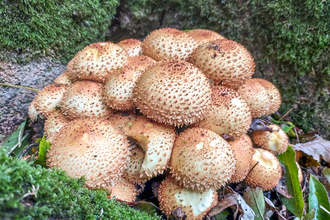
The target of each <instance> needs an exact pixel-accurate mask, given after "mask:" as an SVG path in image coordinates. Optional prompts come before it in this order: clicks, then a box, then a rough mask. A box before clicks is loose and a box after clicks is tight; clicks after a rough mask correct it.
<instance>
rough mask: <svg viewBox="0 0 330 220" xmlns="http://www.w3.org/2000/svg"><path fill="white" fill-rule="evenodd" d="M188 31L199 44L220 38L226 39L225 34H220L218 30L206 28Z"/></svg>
mask: <svg viewBox="0 0 330 220" xmlns="http://www.w3.org/2000/svg"><path fill="white" fill-rule="evenodd" d="M186 33H187V34H188V35H189V36H190V37H192V38H194V40H195V41H197V42H198V44H199V45H201V44H204V43H207V42H210V41H214V40H218V39H220V40H222V39H226V38H225V37H224V36H222V35H220V34H218V33H217V32H215V31H211V30H206V29H193V30H190V31H187V32H186Z"/></svg>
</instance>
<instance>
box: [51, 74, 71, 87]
mask: <svg viewBox="0 0 330 220" xmlns="http://www.w3.org/2000/svg"><path fill="white" fill-rule="evenodd" d="M54 83H57V84H65V85H71V83H72V82H71V80H70V78H69V75H68V72H64V73H62V74H61V75H59V76H58V77H57V78H56V79H55V80H54Z"/></svg>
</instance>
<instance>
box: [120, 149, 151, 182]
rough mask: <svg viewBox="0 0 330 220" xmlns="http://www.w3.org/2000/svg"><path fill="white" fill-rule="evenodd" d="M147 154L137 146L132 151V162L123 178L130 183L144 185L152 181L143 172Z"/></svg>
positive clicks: (129, 163)
mask: <svg viewBox="0 0 330 220" xmlns="http://www.w3.org/2000/svg"><path fill="white" fill-rule="evenodd" d="M145 154H146V152H145V151H144V150H143V148H142V147H140V146H137V145H135V147H134V148H133V149H131V156H130V160H129V162H128V164H127V168H126V170H125V171H124V174H123V177H124V178H125V179H126V180H127V181H129V182H130V183H133V184H142V183H144V182H146V181H148V180H149V179H150V178H149V177H148V176H147V175H145V174H144V173H143V172H141V170H142V164H143V161H144V158H145Z"/></svg>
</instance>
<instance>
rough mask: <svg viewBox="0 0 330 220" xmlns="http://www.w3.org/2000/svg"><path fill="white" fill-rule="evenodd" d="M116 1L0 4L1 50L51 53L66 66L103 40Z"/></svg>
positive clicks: (117, 2) (63, 0) (29, 1)
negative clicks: (78, 54)
mask: <svg viewBox="0 0 330 220" xmlns="http://www.w3.org/2000/svg"><path fill="white" fill-rule="evenodd" d="M118 4H119V1H118V0H108V1H106V0H89V1H74V0H59V1H46V0H40V1H35V0H24V1H8V0H4V1H1V2H0V30H1V31H0V49H1V50H11V51H17V52H31V53H33V54H34V56H35V57H37V56H40V55H43V54H44V53H52V52H54V53H55V54H57V55H59V54H60V55H61V56H60V58H61V60H62V61H63V62H64V63H67V62H68V60H70V59H71V58H72V57H73V56H74V55H75V54H76V53H77V51H79V50H80V49H82V48H84V47H85V46H86V45H88V44H90V43H92V42H96V41H103V40H104V36H105V32H106V30H107V28H108V27H109V26H110V24H111V19H112V18H113V16H114V14H115V12H116V7H117V6H118Z"/></svg>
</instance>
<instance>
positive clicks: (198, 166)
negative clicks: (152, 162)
mask: <svg viewBox="0 0 330 220" xmlns="http://www.w3.org/2000/svg"><path fill="white" fill-rule="evenodd" d="M235 166H236V160H235V155H234V152H233V150H232V148H231V146H230V145H229V144H228V143H227V142H226V141H225V140H224V139H223V138H222V137H220V136H219V135H217V134H216V133H214V132H213V131H210V130H207V129H204V128H190V129H187V130H185V131H183V132H182V133H180V134H179V135H178V137H177V138H176V140H175V143H174V146H173V150H172V156H171V161H170V168H171V173H172V176H173V177H175V179H176V180H177V181H179V184H180V185H183V186H184V187H187V188H190V189H193V190H198V191H204V190H207V189H210V188H211V189H218V188H220V187H221V186H223V185H225V184H226V183H227V182H228V181H230V178H231V177H232V175H233V174H234V172H235Z"/></svg>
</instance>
